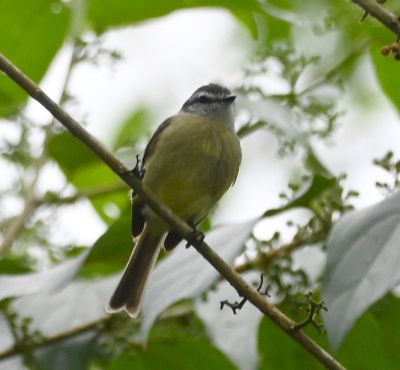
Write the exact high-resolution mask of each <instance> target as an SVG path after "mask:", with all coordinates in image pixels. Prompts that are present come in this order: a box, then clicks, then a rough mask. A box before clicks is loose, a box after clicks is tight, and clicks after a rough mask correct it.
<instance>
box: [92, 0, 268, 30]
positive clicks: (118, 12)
mask: <svg viewBox="0 0 400 370" xmlns="http://www.w3.org/2000/svg"><path fill="white" fill-rule="evenodd" d="M203 6H215V7H226V8H227V9H228V10H231V11H232V12H233V13H234V14H237V13H239V14H240V19H241V20H244V19H245V18H246V19H245V22H244V23H245V24H246V25H248V24H249V22H248V17H249V16H246V17H245V16H244V12H245V11H246V12H247V13H248V14H252V13H253V12H254V11H257V12H260V13H261V12H263V10H262V8H261V6H260V5H259V3H258V2H257V1H256V0H232V1H228V0H193V1H190V2H187V1H184V0H169V1H163V0H152V1H149V0H135V1H126V0H91V1H90V2H89V9H88V17H89V21H90V22H91V25H92V27H93V28H94V29H95V30H96V31H97V32H103V31H105V30H106V29H107V28H109V27H113V26H123V25H127V24H131V23H136V22H140V21H144V20H147V19H150V18H156V17H161V16H164V15H167V14H169V13H171V12H173V11H175V10H179V9H188V8H194V7H203ZM251 28H253V25H251ZM250 31H252V29H250Z"/></svg>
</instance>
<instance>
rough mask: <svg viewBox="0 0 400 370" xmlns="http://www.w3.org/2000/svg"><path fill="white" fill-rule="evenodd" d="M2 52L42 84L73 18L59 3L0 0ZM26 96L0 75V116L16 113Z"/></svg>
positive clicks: (34, 0) (48, 0)
mask: <svg viewBox="0 0 400 370" xmlns="http://www.w3.org/2000/svg"><path fill="white" fill-rule="evenodd" d="M0 9H1V12H0V50H1V52H2V53H3V54H4V55H5V56H6V57H7V58H9V59H10V60H11V61H12V62H13V63H15V65H17V66H18V68H20V69H21V70H22V71H24V73H26V74H27V75H28V76H29V77H30V78H32V79H33V80H34V81H36V82H40V80H41V79H42V77H43V75H44V74H45V72H46V71H47V69H48V67H49V64H50V62H51V61H52V59H53V58H54V56H55V54H56V53H57V51H58V50H59V49H60V47H61V45H62V44H63V42H64V39H65V37H66V36H67V31H68V29H69V22H70V18H71V14H70V11H69V9H68V8H67V7H66V6H65V4H64V3H63V2H62V1H58V0H29V1H26V0H0ZM27 96H28V95H27V94H26V93H25V92H24V91H23V90H22V89H21V88H20V87H19V86H17V85H16V84H15V83H14V82H12V81H11V80H10V79H9V78H8V77H6V76H5V75H3V74H1V75H0V116H3V117H4V116H8V115H10V114H12V113H15V112H16V111H17V109H18V108H19V107H20V106H21V104H22V103H23V102H24V101H25V100H26V98H27Z"/></svg>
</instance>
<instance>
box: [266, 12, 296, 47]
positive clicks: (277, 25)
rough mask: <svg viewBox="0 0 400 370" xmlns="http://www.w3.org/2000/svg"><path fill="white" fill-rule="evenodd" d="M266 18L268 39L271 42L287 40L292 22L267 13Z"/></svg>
mask: <svg viewBox="0 0 400 370" xmlns="http://www.w3.org/2000/svg"><path fill="white" fill-rule="evenodd" d="M264 19H265V22H266V25H267V41H268V42H269V43H272V42H276V41H280V40H285V39H287V38H288V37H289V34H290V30H291V26H292V25H291V24H290V23H289V22H288V21H285V20H282V19H279V18H276V17H273V16H270V15H267V16H266V18H264Z"/></svg>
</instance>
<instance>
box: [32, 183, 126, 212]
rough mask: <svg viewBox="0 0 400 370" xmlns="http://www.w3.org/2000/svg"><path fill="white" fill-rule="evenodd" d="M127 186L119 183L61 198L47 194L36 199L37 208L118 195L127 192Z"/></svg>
mask: <svg viewBox="0 0 400 370" xmlns="http://www.w3.org/2000/svg"><path fill="white" fill-rule="evenodd" d="M127 189H128V188H127V186H126V184H125V183H123V182H118V183H116V184H112V185H108V186H101V187H98V188H94V189H88V190H82V191H79V192H78V193H76V194H73V195H69V196H64V197H59V196H57V195H55V194H47V195H44V196H43V197H42V198H39V199H36V200H35V203H36V207H41V206H51V205H56V206H58V205H62V204H71V203H75V202H76V201H78V200H80V199H82V198H95V197H101V196H102V195H107V194H112V193H117V192H120V191H123V190H127Z"/></svg>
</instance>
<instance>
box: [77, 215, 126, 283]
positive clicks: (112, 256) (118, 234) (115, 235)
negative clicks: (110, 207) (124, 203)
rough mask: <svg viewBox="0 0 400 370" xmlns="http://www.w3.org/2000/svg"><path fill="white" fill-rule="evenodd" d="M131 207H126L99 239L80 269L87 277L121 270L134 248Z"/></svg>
mask: <svg viewBox="0 0 400 370" xmlns="http://www.w3.org/2000/svg"><path fill="white" fill-rule="evenodd" d="M130 217H131V216H130V209H129V208H126V209H125V210H124V211H123V212H122V214H121V216H120V217H119V218H118V220H116V221H115V222H114V223H113V224H112V225H111V226H110V227H109V228H108V230H107V231H106V232H105V233H104V234H103V235H102V236H100V238H99V239H97V241H96V243H95V244H94V245H93V247H92V250H91V252H90V254H89V256H88V258H87V259H86V262H85V264H84V265H83V267H82V268H81V270H80V273H81V275H83V276H86V277H94V276H102V275H108V274H112V273H115V272H118V271H121V270H122V269H123V267H124V266H125V264H126V262H127V261H128V258H129V255H130V253H131V251H132V248H133V242H132V237H131V231H130V230H131V221H130Z"/></svg>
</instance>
